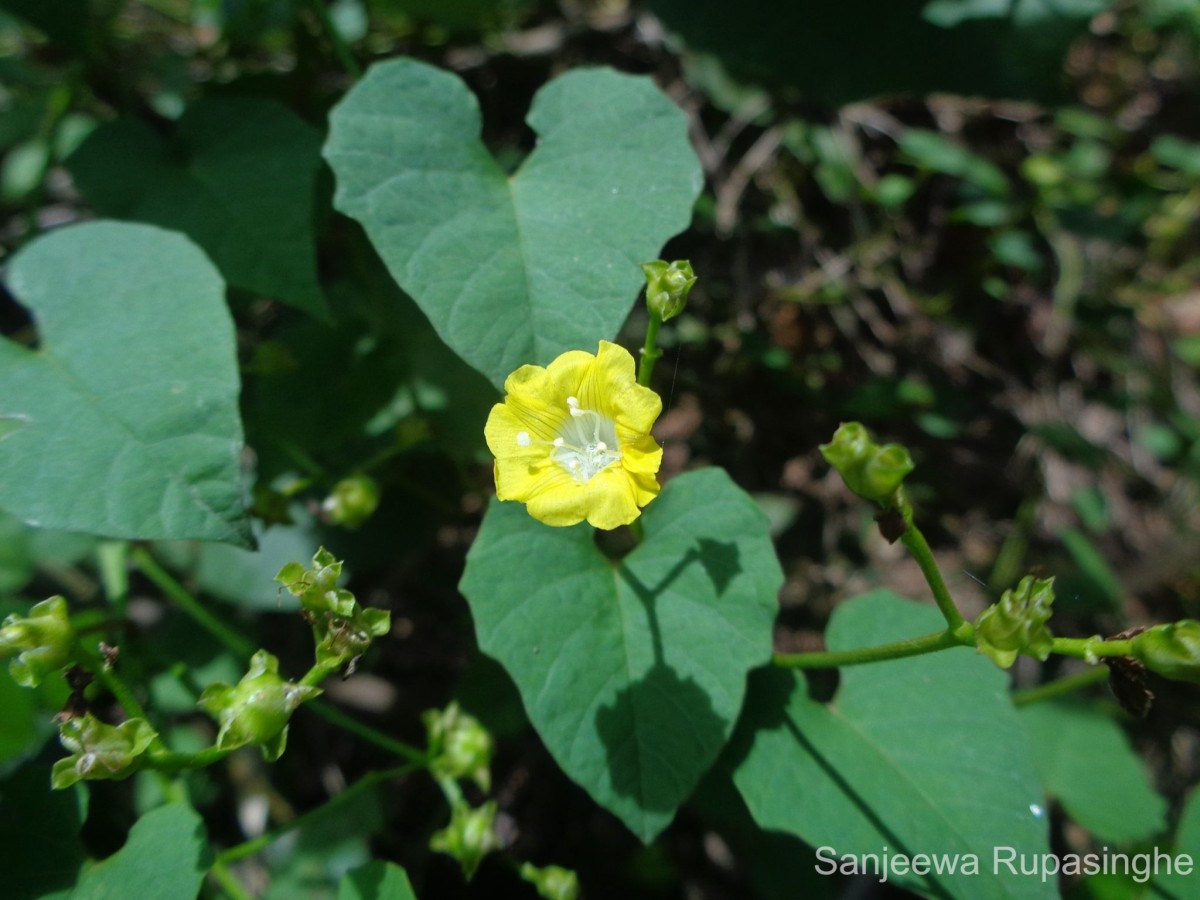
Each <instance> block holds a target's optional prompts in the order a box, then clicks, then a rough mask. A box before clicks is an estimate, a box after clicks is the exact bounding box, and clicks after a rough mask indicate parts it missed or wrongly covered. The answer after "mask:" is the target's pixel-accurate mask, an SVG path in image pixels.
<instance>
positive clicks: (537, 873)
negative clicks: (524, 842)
mask: <svg viewBox="0 0 1200 900" xmlns="http://www.w3.org/2000/svg"><path fill="white" fill-rule="evenodd" d="M521 877H522V878H523V879H525V880H526V881H528V882H529V883H530V884H532V885H533V886H534V888H535V889H536V890H537V892H538V895H539V896H541V897H544V898H545V900H576V898H578V897H579V876H578V875H576V874H575V873H574V872H572V871H571V870H570V869H564V868H563V867H562V866H543V867H542V868H538V867H537V866H535V865H534V864H533V863H523V864H522V865H521Z"/></svg>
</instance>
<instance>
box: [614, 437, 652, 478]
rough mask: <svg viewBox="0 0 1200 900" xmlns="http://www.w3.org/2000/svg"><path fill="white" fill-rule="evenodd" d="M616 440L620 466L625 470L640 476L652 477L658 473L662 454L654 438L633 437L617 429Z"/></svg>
mask: <svg viewBox="0 0 1200 900" xmlns="http://www.w3.org/2000/svg"><path fill="white" fill-rule="evenodd" d="M617 439H618V440H619V441H620V442H621V465H623V466H624V467H625V468H626V469H628V470H629V471H630V472H638V473H640V474H642V475H653V474H654V473H655V472H657V471H658V467H659V466H661V465H662V455H663V452H662V447H660V446H658V444H656V443H655V442H654V438H652V437H648V436H645V435H640V436H636V437H635V436H632V435H631V434H629V432H628V431H625V432H623V431H622V429H620V428H618V429H617Z"/></svg>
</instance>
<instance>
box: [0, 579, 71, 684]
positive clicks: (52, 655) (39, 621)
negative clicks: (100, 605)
mask: <svg viewBox="0 0 1200 900" xmlns="http://www.w3.org/2000/svg"><path fill="white" fill-rule="evenodd" d="M77 647H78V644H77V642H76V640H75V629H74V627H72V625H71V617H70V615H69V614H68V613H67V601H66V600H65V599H64V598H62V597H51V598H50V599H49V600H43V601H42V602H41V603H39V604H37V605H36V606H34V607H33V608H32V609H31V610H29V615H27V616H21V615H17V614H16V613H13V614H12V615H11V616H9V617H7V618H6V619H5V620H4V624H3V625H2V626H0V659H7V658H9V657H13V656H15V657H16V658H15V659H13V660H12V662H10V663H9V664H8V671H9V672H10V673H11V674H12V677H13V680H14V681H15V682H16V683H17V684H19V685H21V686H22V687H28V688H33V687H37V686H38V685H39V684H41V681H42V679H43V678H45V677H46V676H47V675H52V674H53V673H55V672H59V671H62V670H63V669H65V668H66V667H67V666H69V665H71V664H72V663H73V662H75V654H76V650H77Z"/></svg>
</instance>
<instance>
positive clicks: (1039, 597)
mask: <svg viewBox="0 0 1200 900" xmlns="http://www.w3.org/2000/svg"><path fill="white" fill-rule="evenodd" d="M1053 603H1054V579H1053V578H1034V577H1033V576H1032V575H1026V576H1025V577H1024V578H1022V579H1021V581H1020V583H1018V584H1017V586H1016V588H1014V589H1011V590H1007V591H1005V592H1004V594H1003V595H1002V596H1001V597H1000V601H999V602H998V603H995V604H993V605H992V606H989V607H988V608H987V609H985V610H984V611H983V612H982V613H980V615H979V618H978V619H976V620H975V646H976V648H977V649H978V650H979V652H980V653H983V654H985V655H986V656H989V657H991V659H992V661H993V662H995V663H996V665H998V666H1001V667H1002V668H1005V669H1007V668H1008V667H1009V666H1011V665H1012V664H1013V663H1014V662H1015V661H1016V659H1017V657H1018V656H1019V655H1021V654H1025V655H1026V656H1036V657H1037V658H1038V659H1045V658H1046V657H1048V656H1049V655H1050V649H1051V648H1052V647H1053V645H1054V636H1053V635H1052V634H1051V633H1050V629H1049V628H1047V627H1046V623H1047V622H1048V621H1049V620H1050V607H1051V605H1052V604H1053Z"/></svg>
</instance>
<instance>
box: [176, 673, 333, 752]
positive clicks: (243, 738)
mask: <svg viewBox="0 0 1200 900" xmlns="http://www.w3.org/2000/svg"><path fill="white" fill-rule="evenodd" d="M320 693H321V690H320V688H315V687H309V686H308V685H303V684H295V683H293V682H290V681H284V680H283V679H282V678H280V677H279V660H278V659H276V658H275V657H274V656H272V655H271V654H270V653H268V652H267V651H266V650H259V651H258V652H257V653H255V654H254V656H253V657H251V659H250V669H249V671H247V672H246V674H245V675H244V676H242V680H241V681H239V682H238V683H237V684H236V685H229V684H223V683H220V682H218V683H217V684H212V685H209V686H208V687H207V688H205V689H204V693H203V694H201V695H200V699H199V701H197V702H198V703H199V704H200V706H202V707H203V708H204V709H205V710H207V711H208V712H209V713H211V714H212V716H213V717H214V718H215V719H216V720H217V723H218V724H219V725H220V726H221V730H220V731H218V732H217V748H218V749H220V750H236V749H237V748H238V747H245V746H246V745H248V744H257V745H258V746H259V747H261V748H262V754H263V756H264V757H265V758H266V759H267V760H268V761H270V760H276V759H279V757H280V755H282V753H283V750H284V747H286V746H287V733H288V720H289V719H290V718H291V717H292V713H293V712H295V711H296V707H298V706H299V705H300V704H301V703H303V702H304V701H306V700H311V699H312V698H313V697H315V696H317V695H318V694H320Z"/></svg>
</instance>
